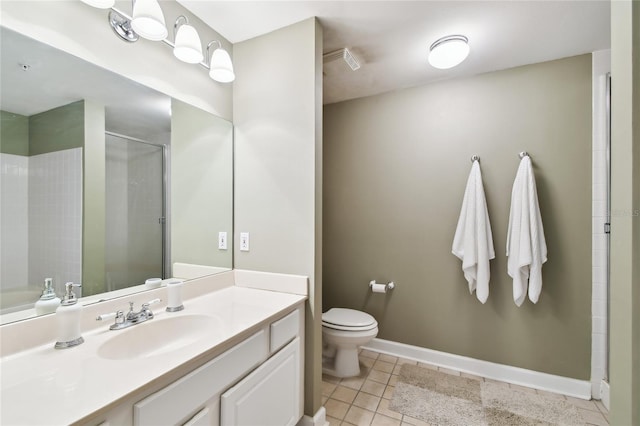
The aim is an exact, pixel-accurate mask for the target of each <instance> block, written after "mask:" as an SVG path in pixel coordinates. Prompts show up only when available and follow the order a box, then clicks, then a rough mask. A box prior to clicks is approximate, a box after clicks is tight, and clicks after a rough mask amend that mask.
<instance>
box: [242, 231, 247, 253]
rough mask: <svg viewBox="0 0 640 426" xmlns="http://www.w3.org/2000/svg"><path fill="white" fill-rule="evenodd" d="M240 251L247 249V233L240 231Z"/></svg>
mask: <svg viewBox="0 0 640 426" xmlns="http://www.w3.org/2000/svg"><path fill="white" fill-rule="evenodd" d="M240 251H249V233H248V232H241V233H240Z"/></svg>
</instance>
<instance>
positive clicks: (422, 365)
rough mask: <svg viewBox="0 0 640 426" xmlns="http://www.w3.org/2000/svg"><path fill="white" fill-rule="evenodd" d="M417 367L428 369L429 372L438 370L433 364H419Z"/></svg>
mask: <svg viewBox="0 0 640 426" xmlns="http://www.w3.org/2000/svg"><path fill="white" fill-rule="evenodd" d="M418 365H419V366H420V367H424V368H428V369H430V370H437V369H438V367H436V366H435V365H433V364H425V363H424V362H419V363H418Z"/></svg>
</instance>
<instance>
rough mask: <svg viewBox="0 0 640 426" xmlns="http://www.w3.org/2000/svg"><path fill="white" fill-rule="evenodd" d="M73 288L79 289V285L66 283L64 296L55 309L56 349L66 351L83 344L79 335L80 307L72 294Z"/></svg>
mask: <svg viewBox="0 0 640 426" xmlns="http://www.w3.org/2000/svg"><path fill="white" fill-rule="evenodd" d="M73 287H80V284H74V283H66V284H65V289H66V294H65V295H64V298H63V299H62V302H61V303H60V306H59V307H58V309H56V321H57V323H58V340H57V341H56V344H55V346H54V347H55V348H56V349H66V348H71V347H73V346H77V345H79V344H81V343H83V342H84V339H83V338H82V335H81V334H80V321H81V319H82V305H79V304H78V299H77V298H76V295H75V294H74V293H73Z"/></svg>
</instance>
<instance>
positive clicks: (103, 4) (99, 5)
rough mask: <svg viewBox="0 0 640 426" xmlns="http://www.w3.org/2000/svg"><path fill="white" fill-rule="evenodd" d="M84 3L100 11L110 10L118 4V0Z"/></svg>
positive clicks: (86, 1) (85, 0) (90, 0)
mask: <svg viewBox="0 0 640 426" xmlns="http://www.w3.org/2000/svg"><path fill="white" fill-rule="evenodd" d="M82 2H83V3H86V4H88V5H89V6H93V7H97V8H98V9H110V8H112V7H113V5H114V4H115V3H116V0H82Z"/></svg>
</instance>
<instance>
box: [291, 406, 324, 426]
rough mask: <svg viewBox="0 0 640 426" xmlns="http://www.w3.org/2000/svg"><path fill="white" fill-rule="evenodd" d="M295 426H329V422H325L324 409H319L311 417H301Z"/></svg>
mask: <svg viewBox="0 0 640 426" xmlns="http://www.w3.org/2000/svg"><path fill="white" fill-rule="evenodd" d="M296 426H329V422H327V412H326V410H325V409H324V407H320V409H319V410H318V411H317V412H316V414H315V415H314V416H313V417H311V416H307V415H306V414H305V415H304V416H302V418H301V419H300V421H299V422H298V424H297V425H296Z"/></svg>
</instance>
